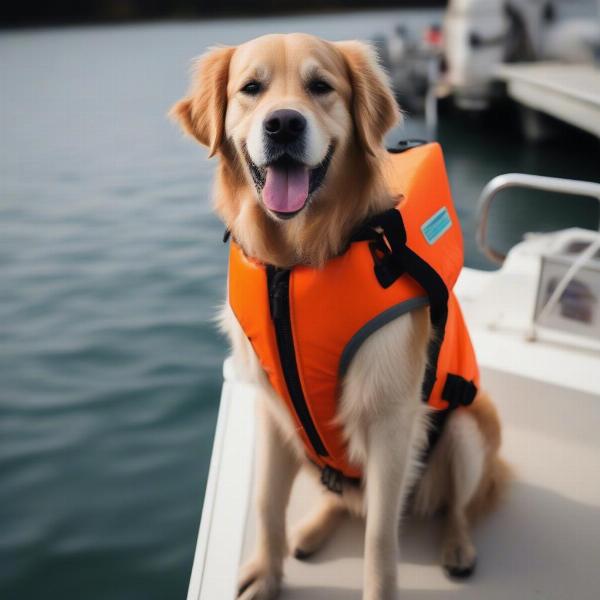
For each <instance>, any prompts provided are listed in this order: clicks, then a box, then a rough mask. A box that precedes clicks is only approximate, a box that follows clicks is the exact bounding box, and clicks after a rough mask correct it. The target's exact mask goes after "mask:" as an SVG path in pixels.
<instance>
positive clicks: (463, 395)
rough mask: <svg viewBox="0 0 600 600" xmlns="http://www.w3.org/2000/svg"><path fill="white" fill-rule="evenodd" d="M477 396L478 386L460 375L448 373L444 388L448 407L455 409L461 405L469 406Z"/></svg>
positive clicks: (444, 396) (443, 392) (443, 395)
mask: <svg viewBox="0 0 600 600" xmlns="http://www.w3.org/2000/svg"><path fill="white" fill-rule="evenodd" d="M475 396H477V386H476V385H475V384H474V383H473V381H468V380H466V379H465V378H464V377H461V376H460V375H454V374H453V373H448V376H447V377H446V383H445V384H444V389H443V390H442V398H443V399H444V400H446V401H447V402H448V408H449V409H450V410H453V409H455V408H458V407H459V406H469V405H470V404H472V403H473V400H475Z"/></svg>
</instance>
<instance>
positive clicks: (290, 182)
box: [263, 165, 308, 213]
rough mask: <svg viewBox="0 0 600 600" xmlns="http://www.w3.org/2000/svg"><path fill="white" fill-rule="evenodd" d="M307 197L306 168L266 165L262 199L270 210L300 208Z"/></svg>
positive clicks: (293, 209)
mask: <svg viewBox="0 0 600 600" xmlns="http://www.w3.org/2000/svg"><path fill="white" fill-rule="evenodd" d="M307 197H308V169H307V168H306V167H302V166H300V165H290V166H286V167H275V166H272V167H267V179H266V181H265V187H264V188H263V200H264V202H265V204H266V206H267V208H270V209H271V210H274V211H277V212H282V213H291V212H296V211H297V210H300V209H301V208H302V207H303V206H304V203H305V202H306V198H307Z"/></svg>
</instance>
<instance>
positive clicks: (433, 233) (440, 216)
mask: <svg viewBox="0 0 600 600" xmlns="http://www.w3.org/2000/svg"><path fill="white" fill-rule="evenodd" d="M450 227H452V219H451V218H450V213H449V212H448V209H447V208H446V207H445V206H443V207H442V208H440V210H438V211H437V212H436V213H435V215H433V217H431V219H428V220H427V221H425V223H423V225H421V232H422V233H423V235H424V236H425V239H426V240H427V242H428V243H429V244H430V245H431V244H435V243H436V242H437V241H438V240H439V239H440V238H441V237H442V236H443V235H444V233H446V231H448V229H450Z"/></svg>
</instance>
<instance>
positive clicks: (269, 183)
mask: <svg viewBox="0 0 600 600" xmlns="http://www.w3.org/2000/svg"><path fill="white" fill-rule="evenodd" d="M333 152H334V144H331V145H330V146H329V149H328V150H327V154H326V155H325V158H324V159H323V161H322V162H321V163H320V164H319V165H317V166H316V167H315V168H313V169H310V168H309V167H307V166H306V165H305V164H303V163H302V162H300V161H298V160H296V159H294V158H292V157H291V156H289V155H288V154H283V155H282V156H280V157H279V158H278V159H277V160H274V161H273V162H271V163H269V164H268V165H265V166H264V167H258V166H257V165H255V164H254V163H253V162H252V159H251V158H250V156H249V155H248V153H247V152H245V154H246V159H247V161H248V164H249V166H250V171H251V173H252V178H253V180H254V183H255V185H256V187H257V189H258V191H259V193H260V194H261V195H262V201H263V203H264V205H265V207H266V208H267V209H268V210H269V211H271V212H272V213H273V214H274V215H276V216H277V217H278V218H280V219H291V218H292V217H293V216H295V215H297V214H298V213H299V212H300V211H301V210H302V209H303V208H305V207H306V205H307V204H308V202H309V200H310V198H311V196H312V195H313V194H314V192H315V191H316V190H317V189H318V188H319V187H320V186H321V184H322V183H323V181H324V180H325V175H326V174H327V169H328V168H329V165H330V163H331V158H332V157H333Z"/></svg>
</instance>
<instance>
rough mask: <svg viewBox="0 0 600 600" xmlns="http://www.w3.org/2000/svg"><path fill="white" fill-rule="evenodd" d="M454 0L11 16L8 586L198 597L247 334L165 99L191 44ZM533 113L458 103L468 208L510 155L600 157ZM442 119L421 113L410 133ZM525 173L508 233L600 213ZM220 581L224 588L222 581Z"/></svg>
mask: <svg viewBox="0 0 600 600" xmlns="http://www.w3.org/2000/svg"><path fill="white" fill-rule="evenodd" d="M431 20H439V13H436V12H431V13H429V12H425V11H422V12H418V13H407V12H395V13H390V12H373V13H360V14H355V15H345V16H342V15H328V14H326V15H317V16H314V17H285V18H265V19H247V20H221V21H207V22H204V23H200V22H199V23H183V24H182V23H155V24H149V25H132V26H111V27H85V28H84V27H73V28H57V29H51V30H50V29H49V30H21V31H15V32H9V31H2V32H0V598H1V599H2V600H39V599H40V598H46V599H49V600H50V599H51V600H55V599H56V600H67V599H80V598H86V600H159V599H160V600H167V599H168V600H170V599H180V598H184V597H185V592H186V589H187V583H188V578H189V574H190V568H191V564H192V556H193V551H194V544H195V540H196V533H197V530H198V524H199V519H200V512H201V507H202V501H203V495H204V486H205V483H206V477H207V470H208V464H209V459H210V452H211V444H212V439H213V432H214V427H215V421H216V415H217V408H218V401H219V393H220V387H221V365H222V361H223V359H224V357H225V356H226V354H227V347H226V343H225V341H224V340H223V339H222V338H221V337H220V336H219V335H218V334H217V331H216V328H215V326H214V324H213V322H212V320H211V319H212V316H213V315H214V313H215V310H216V308H217V306H218V305H219V303H220V302H221V301H222V298H223V293H224V286H225V255H226V248H225V247H224V245H223V244H222V242H221V236H222V226H221V224H220V223H219V222H218V221H217V220H216V218H215V217H213V216H212V214H211V210H210V202H209V195H210V185H211V174H212V170H213V164H212V163H210V162H209V161H207V160H206V153H205V152H204V150H202V149H200V148H199V147H197V146H196V145H195V144H193V143H192V142H190V141H188V140H184V139H183V138H182V136H181V135H180V133H179V132H178V130H177V129H176V128H175V127H174V126H173V125H172V124H171V123H169V122H168V120H167V119H166V118H165V113H166V112H167V110H168V108H169V106H170V104H171V103H172V102H174V101H175V100H177V99H178V97H179V96H181V95H182V94H183V93H184V91H185V89H186V85H187V73H188V70H189V66H190V59H191V58H192V57H194V56H196V55H198V54H199V53H201V52H202V51H203V50H204V49H205V48H206V47H207V46H209V45H212V44H215V43H237V42H240V41H243V40H246V39H249V38H252V37H254V36H256V35H259V34H262V33H266V32H273V31H282V32H283V31H297V30H301V31H307V32H311V33H315V34H317V35H321V36H324V37H328V38H330V39H343V38H348V37H364V38H367V37H371V36H373V35H375V34H377V33H381V32H388V31H390V30H391V29H392V28H393V26H394V25H395V24H397V23H398V22H400V21H404V22H406V23H407V24H408V25H409V26H411V27H422V25H423V24H425V23H428V22H429V21H431ZM514 119H515V117H514V115H513V116H511V115H510V113H508V114H505V115H503V116H502V117H494V116H492V117H489V118H486V119H481V118H479V119H477V118H475V119H466V118H463V117H459V116H457V115H454V114H448V115H446V116H444V117H443V119H442V122H441V125H440V129H439V132H438V134H437V137H438V138H439V139H440V140H441V142H442V143H443V145H444V148H445V150H446V153H447V164H448V169H449V174H450V179H451V183H452V186H453V189H454V195H455V200H456V202H457V205H458V209H459V214H460V217H461V220H462V223H463V226H464V229H465V241H466V250H467V264H468V265H470V266H478V267H489V266H490V265H488V264H487V263H486V262H485V260H484V258H483V257H482V256H481V255H480V254H479V253H478V251H477V250H476V247H475V242H474V235H473V230H474V223H475V212H474V208H475V203H476V200H477V197H478V194H479V191H480V190H481V188H482V186H483V185H484V184H485V182H486V181H487V180H488V179H489V178H491V177H493V176H494V175H497V174H499V173H502V172H507V171H522V172H531V173H538V174H545V175H557V176H563V177H575V178H582V179H589V180H596V181H598V180H599V179H600V169H599V167H600V162H599V158H600V153H599V151H598V145H597V143H596V142H595V141H594V140H590V139H588V138H587V137H585V136H582V135H576V134H575V133H573V132H571V133H569V132H567V133H566V134H564V135H562V136H561V137H559V138H557V139H555V140H554V141H552V142H550V143H546V144H544V145H542V146H534V145H529V144H527V143H526V142H525V141H523V139H522V138H521V137H520V136H519V134H518V132H517V128H516V127H515V123H514V122H513V121H514ZM406 135H409V136H423V135H426V133H425V132H424V126H423V123H422V121H420V120H419V119H418V118H413V117H411V115H408V120H407V125H406V127H405V129H404V131H395V132H393V134H392V135H391V137H390V140H393V139H395V138H398V137H400V136H406ZM530 198H531V196H530V195H513V197H512V199H511V202H510V203H506V205H505V206H503V207H502V208H499V209H498V211H495V212H494V227H495V230H497V233H496V235H495V236H494V239H495V241H496V242H497V243H499V244H500V245H503V246H508V245H510V244H511V243H514V242H515V241H516V240H518V238H519V236H520V234H521V233H522V232H523V231H525V230H527V229H544V228H552V227H557V226H565V225H568V224H580V225H587V226H593V224H594V219H596V218H597V211H596V208H595V206H594V205H593V202H590V203H586V202H584V201H581V200H577V201H575V200H570V199H564V198H553V199H551V198H549V197H547V196H539V197H538V196H535V198H534V200H535V201H534V202H533V203H531V202H529V200H530ZM215 600H218V599H215Z"/></svg>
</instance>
